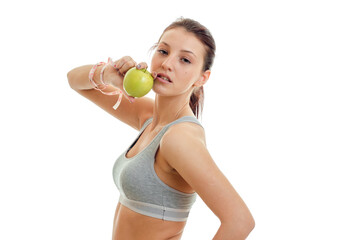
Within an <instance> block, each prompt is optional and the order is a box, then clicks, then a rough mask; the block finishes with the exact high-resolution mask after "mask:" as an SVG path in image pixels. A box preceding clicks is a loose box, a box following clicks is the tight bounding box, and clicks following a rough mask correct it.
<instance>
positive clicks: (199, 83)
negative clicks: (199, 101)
mask: <svg viewBox="0 0 360 240" xmlns="http://www.w3.org/2000/svg"><path fill="white" fill-rule="evenodd" d="M210 74H211V71H210V70H206V71H205V72H203V73H202V74H201V76H200V78H199V80H197V81H196V82H195V83H194V86H196V87H200V86H202V85H204V84H205V83H206V82H207V80H209V77H210Z"/></svg>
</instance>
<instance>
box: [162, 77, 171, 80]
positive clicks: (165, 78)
mask: <svg viewBox="0 0 360 240" xmlns="http://www.w3.org/2000/svg"><path fill="white" fill-rule="evenodd" d="M161 78H162V79H164V80H166V81H170V80H169V79H168V78H167V77H161Z"/></svg>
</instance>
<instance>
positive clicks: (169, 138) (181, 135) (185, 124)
mask: <svg viewBox="0 0 360 240" xmlns="http://www.w3.org/2000/svg"><path fill="white" fill-rule="evenodd" d="M161 141H162V142H167V143H174V144H180V143H181V142H183V141H185V142H194V141H195V142H198V141H200V142H203V143H205V129H204V128H203V127H202V125H201V124H200V123H199V122H198V121H181V122H178V123H177V124H174V125H172V126H170V127H169V128H168V130H167V131H166V133H165V134H164V136H163V137H162V139H161ZM160 144H161V143H160Z"/></svg>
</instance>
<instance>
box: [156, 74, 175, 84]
mask: <svg viewBox="0 0 360 240" xmlns="http://www.w3.org/2000/svg"><path fill="white" fill-rule="evenodd" d="M156 78H157V79H159V81H161V82H164V83H171V82H172V81H171V80H170V78H169V76H167V75H165V74H163V73H159V74H158V75H157V76H156Z"/></svg>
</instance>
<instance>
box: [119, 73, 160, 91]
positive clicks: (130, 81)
mask: <svg viewBox="0 0 360 240" xmlns="http://www.w3.org/2000/svg"><path fill="white" fill-rule="evenodd" d="M153 84H154V78H153V77H152V76H151V73H150V72H149V71H147V70H146V69H137V68H136V67H133V68H131V69H129V70H128V71H127V72H126V74H125V76H124V85H123V87H124V90H125V91H126V93H127V94H128V95H129V96H131V97H143V96H145V95H146V94H147V93H148V92H150V90H151V89H152V87H153Z"/></svg>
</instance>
